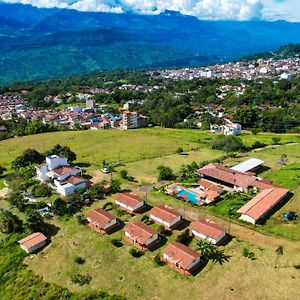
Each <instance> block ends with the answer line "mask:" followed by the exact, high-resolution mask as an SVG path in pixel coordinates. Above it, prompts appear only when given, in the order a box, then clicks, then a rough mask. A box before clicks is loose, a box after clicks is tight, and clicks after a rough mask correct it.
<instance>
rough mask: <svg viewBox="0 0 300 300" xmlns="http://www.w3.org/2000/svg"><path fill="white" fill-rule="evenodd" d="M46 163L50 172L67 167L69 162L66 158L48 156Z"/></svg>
mask: <svg viewBox="0 0 300 300" xmlns="http://www.w3.org/2000/svg"><path fill="white" fill-rule="evenodd" d="M46 163H47V165H48V167H49V169H50V170H53V169H55V168H57V167H60V166H66V165H67V164H68V160H67V159H66V158H65V157H59V156H56V155H52V156H47V157H46Z"/></svg>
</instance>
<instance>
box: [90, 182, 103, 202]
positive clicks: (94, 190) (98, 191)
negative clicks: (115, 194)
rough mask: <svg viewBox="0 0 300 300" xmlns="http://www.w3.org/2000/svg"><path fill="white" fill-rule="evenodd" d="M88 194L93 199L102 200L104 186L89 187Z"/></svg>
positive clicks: (100, 184)
mask: <svg viewBox="0 0 300 300" xmlns="http://www.w3.org/2000/svg"><path fill="white" fill-rule="evenodd" d="M88 192H89V193H90V194H91V195H92V197H93V198H95V199H102V198H103V197H104V186H103V184H102V183H96V184H94V185H92V186H90V188H89V190H88Z"/></svg>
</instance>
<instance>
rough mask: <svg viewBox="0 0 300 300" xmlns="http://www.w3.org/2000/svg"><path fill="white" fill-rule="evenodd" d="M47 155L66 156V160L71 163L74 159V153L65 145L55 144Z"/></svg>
mask: <svg viewBox="0 0 300 300" xmlns="http://www.w3.org/2000/svg"><path fill="white" fill-rule="evenodd" d="M47 155H58V156H62V157H65V158H67V160H68V162H70V163H72V162H73V161H75V160H76V154H75V153H74V152H73V151H71V149H70V148H69V147H67V146H61V145H60V144H57V145H55V146H54V147H53V148H52V149H51V150H50V151H49V152H48V153H47Z"/></svg>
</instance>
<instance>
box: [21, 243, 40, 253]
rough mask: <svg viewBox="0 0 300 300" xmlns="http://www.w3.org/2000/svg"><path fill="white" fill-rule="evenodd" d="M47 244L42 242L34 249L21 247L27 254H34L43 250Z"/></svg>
mask: <svg viewBox="0 0 300 300" xmlns="http://www.w3.org/2000/svg"><path fill="white" fill-rule="evenodd" d="M45 244H46V241H42V242H41V243H39V244H37V245H35V246H34V247H31V248H27V247H25V246H24V245H20V246H21V248H22V249H23V250H25V251H26V252H27V253H32V252H35V251H36V250H38V249H39V248H42V247H43V246H44V245H45Z"/></svg>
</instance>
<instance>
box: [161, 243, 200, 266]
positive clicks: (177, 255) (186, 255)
mask: <svg viewBox="0 0 300 300" xmlns="http://www.w3.org/2000/svg"><path fill="white" fill-rule="evenodd" d="M164 254H166V255H168V256H169V257H171V258H172V261H173V262H174V263H178V264H179V266H180V267H181V268H182V269H185V270H187V269H188V267H189V266H190V265H191V263H192V262H193V261H194V260H195V259H197V258H200V257H201V254H200V253H197V252H196V251H194V250H192V249H191V248H189V247H187V246H185V245H183V244H181V243H179V242H173V243H171V244H169V245H168V246H167V247H166V248H165V250H164Z"/></svg>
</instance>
